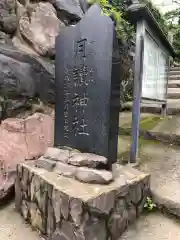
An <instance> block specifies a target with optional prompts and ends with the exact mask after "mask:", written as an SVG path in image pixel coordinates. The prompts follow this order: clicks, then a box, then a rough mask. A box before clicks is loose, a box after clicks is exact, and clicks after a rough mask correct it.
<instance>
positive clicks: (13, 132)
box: [0, 113, 54, 202]
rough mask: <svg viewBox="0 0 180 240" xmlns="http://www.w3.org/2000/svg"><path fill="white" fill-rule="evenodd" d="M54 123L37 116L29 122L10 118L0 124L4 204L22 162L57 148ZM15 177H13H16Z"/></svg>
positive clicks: (0, 192)
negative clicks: (54, 142) (17, 168)
mask: <svg viewBox="0 0 180 240" xmlns="http://www.w3.org/2000/svg"><path fill="white" fill-rule="evenodd" d="M53 138H54V120H53V118H52V117H50V116H48V115H44V114H41V113H36V114H34V115H32V116H30V117H28V118H26V119H18V118H10V119H6V120H4V121H3V122H2V124H1V125H0V202H1V200H2V199H4V198H5V197H6V195H8V194H9V192H10V189H11V188H12V186H13V185H14V175H12V174H11V177H8V176H9V173H11V172H14V171H15V169H16V166H17V164H18V163H21V162H24V161H25V160H29V159H33V158H37V157H39V156H41V155H43V154H44V152H45V150H46V148H47V147H51V146H53ZM12 176H13V177H12Z"/></svg>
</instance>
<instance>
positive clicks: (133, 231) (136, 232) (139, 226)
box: [119, 213, 180, 240]
mask: <svg viewBox="0 0 180 240" xmlns="http://www.w3.org/2000/svg"><path fill="white" fill-rule="evenodd" d="M145 239H146V240H179V239H180V224H179V223H177V222H176V221H175V220H173V219H171V218H167V217H166V216H163V215H162V214H160V213H151V214H149V215H147V216H142V217H141V218H140V219H139V220H138V221H137V222H136V223H135V224H134V225H132V226H131V227H130V228H129V229H128V230H127V231H126V232H125V233H124V234H123V235H122V237H121V238H120V239H119V240H145Z"/></svg>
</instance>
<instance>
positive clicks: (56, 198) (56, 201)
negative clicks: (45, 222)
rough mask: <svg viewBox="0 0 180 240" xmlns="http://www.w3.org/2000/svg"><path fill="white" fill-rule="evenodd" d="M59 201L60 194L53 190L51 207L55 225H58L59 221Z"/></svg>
mask: <svg viewBox="0 0 180 240" xmlns="http://www.w3.org/2000/svg"><path fill="white" fill-rule="evenodd" d="M60 200H61V195H60V192H59V191H58V190H57V189H53V193H52V206H53V209H54V215H55V220H56V223H59V222H60V220H61V208H60V202H61V201H60Z"/></svg>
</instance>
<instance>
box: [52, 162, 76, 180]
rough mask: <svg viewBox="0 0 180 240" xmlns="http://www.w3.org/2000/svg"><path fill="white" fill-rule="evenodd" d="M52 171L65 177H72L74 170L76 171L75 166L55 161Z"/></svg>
mask: <svg viewBox="0 0 180 240" xmlns="http://www.w3.org/2000/svg"><path fill="white" fill-rule="evenodd" d="M53 172H54V173H56V174H59V175H62V176H65V177H71V178H74V176H75V172H76V167H74V166H71V165H68V164H65V163H61V162H57V164H56V167H55V168H54V170H53Z"/></svg>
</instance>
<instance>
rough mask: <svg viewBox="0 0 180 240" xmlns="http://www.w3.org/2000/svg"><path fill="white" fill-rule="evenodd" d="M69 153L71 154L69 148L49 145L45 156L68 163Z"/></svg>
mask: <svg viewBox="0 0 180 240" xmlns="http://www.w3.org/2000/svg"><path fill="white" fill-rule="evenodd" d="M69 154H70V151H69V150H66V149H60V148H53V147H49V148H48V149H47V150H46V152H45V154H44V157H45V158H48V159H52V160H54V161H60V162H63V163H67V162H68V159H69Z"/></svg>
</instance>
